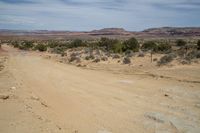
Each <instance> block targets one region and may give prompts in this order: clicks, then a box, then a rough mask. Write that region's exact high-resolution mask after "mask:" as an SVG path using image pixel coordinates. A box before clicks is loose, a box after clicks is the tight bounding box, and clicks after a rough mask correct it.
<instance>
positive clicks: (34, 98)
mask: <svg viewBox="0 0 200 133" xmlns="http://www.w3.org/2000/svg"><path fill="white" fill-rule="evenodd" d="M31 99H32V100H36V101H38V100H39V99H40V98H39V97H37V96H34V95H33V96H31Z"/></svg>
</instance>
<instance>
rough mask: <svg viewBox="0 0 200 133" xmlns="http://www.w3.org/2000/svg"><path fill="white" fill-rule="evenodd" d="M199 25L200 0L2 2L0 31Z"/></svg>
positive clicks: (32, 0) (16, 0)
mask: <svg viewBox="0 0 200 133" xmlns="http://www.w3.org/2000/svg"><path fill="white" fill-rule="evenodd" d="M163 26H173V27H176V26H179V27H181V26H187V27H188V26H195V27H197V26H200V0H0V29H21V30H73V31H88V30H93V29H101V28H110V27H118V28H125V29H126V30H129V31H139V30H144V29H147V28H152V27H163Z"/></svg>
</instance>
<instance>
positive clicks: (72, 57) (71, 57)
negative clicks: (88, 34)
mask: <svg viewBox="0 0 200 133" xmlns="http://www.w3.org/2000/svg"><path fill="white" fill-rule="evenodd" d="M74 61H76V63H80V62H81V59H80V58H79V57H78V53H72V54H71V55H70V58H69V62H74Z"/></svg>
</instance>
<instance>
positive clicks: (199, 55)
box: [185, 50, 200, 60]
mask: <svg viewBox="0 0 200 133" xmlns="http://www.w3.org/2000/svg"><path fill="white" fill-rule="evenodd" d="M195 58H200V51H196V50H193V51H191V52H190V53H188V54H187V55H186V57H185V59H186V60H192V59H195Z"/></svg>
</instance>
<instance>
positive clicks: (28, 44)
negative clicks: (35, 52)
mask: <svg viewBox="0 0 200 133" xmlns="http://www.w3.org/2000/svg"><path fill="white" fill-rule="evenodd" d="M33 46H34V45H33V42H32V41H24V42H22V43H21V44H20V45H19V49H21V50H29V49H32V48H33Z"/></svg>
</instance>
